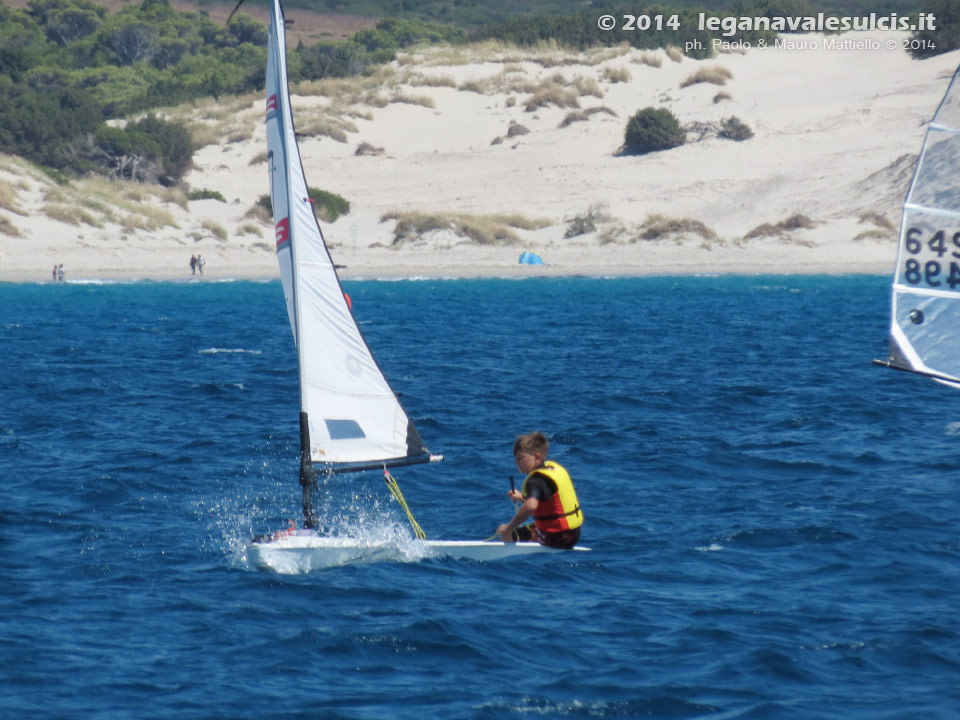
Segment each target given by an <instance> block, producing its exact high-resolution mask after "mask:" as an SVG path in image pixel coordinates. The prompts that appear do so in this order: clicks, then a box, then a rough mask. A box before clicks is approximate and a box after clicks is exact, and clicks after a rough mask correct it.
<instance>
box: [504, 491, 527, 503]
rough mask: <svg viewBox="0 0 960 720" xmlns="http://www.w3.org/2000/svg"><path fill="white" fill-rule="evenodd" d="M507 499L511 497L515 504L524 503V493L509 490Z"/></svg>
mask: <svg viewBox="0 0 960 720" xmlns="http://www.w3.org/2000/svg"><path fill="white" fill-rule="evenodd" d="M507 497H509V498H510V499H511V500H513V501H514V502H522V501H523V493H521V492H520V491H519V490H508V491H507Z"/></svg>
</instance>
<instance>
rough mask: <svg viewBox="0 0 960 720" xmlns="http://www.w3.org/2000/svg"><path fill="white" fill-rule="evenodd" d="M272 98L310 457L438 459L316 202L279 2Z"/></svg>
mask: <svg viewBox="0 0 960 720" xmlns="http://www.w3.org/2000/svg"><path fill="white" fill-rule="evenodd" d="M266 98H267V99H266V110H267V112H266V128H267V150H268V153H267V156H268V162H267V165H268V168H269V172H270V198H271V202H272V206H273V219H274V225H275V229H276V245H277V260H278V262H279V265H280V278H281V282H282V285H283V292H284V297H285V299H286V306H287V315H288V317H289V320H290V327H291V330H292V332H293V337H294V342H295V344H296V348H297V356H298V366H299V372H300V407H301V413H302V416H301V417H302V430H301V433H302V435H303V436H306V437H308V438H309V442H308V444H309V457H310V459H311V460H312V461H313V462H314V463H322V464H325V465H327V466H328V467H332V468H334V469H336V467H337V466H340V467H342V468H349V469H355V468H356V466H358V465H369V466H372V467H379V466H380V465H382V464H387V465H397V464H410V463H418V462H427V461H429V460H431V459H436V456H431V455H430V452H429V451H428V450H427V448H426V447H425V446H424V444H423V441H422V440H421V439H420V436H419V433H417V431H416V429H415V428H414V427H413V424H412V422H411V421H410V419H409V417H408V416H407V414H406V412H405V411H404V409H403V407H402V406H401V405H400V403H399V401H398V400H397V397H396V394H395V393H394V392H393V390H392V389H391V388H390V385H389V383H388V382H387V380H386V378H385V377H384V375H383V372H382V371H381V369H380V367H379V365H378V364H377V362H376V360H375V358H374V357H373V354H372V353H371V351H370V348H369V346H368V345H367V343H366V340H365V339H364V338H363V336H362V334H361V333H360V329H359V327H358V326H357V323H356V321H355V320H354V318H353V313H352V311H351V309H350V307H349V306H348V304H347V300H346V298H345V295H344V292H343V288H342V286H341V284H340V278H339V277H338V275H337V272H336V269H335V268H334V265H333V260H332V258H331V256H330V252H329V250H328V248H327V246H326V243H325V242H324V239H323V233H322V232H321V230H320V226H319V224H318V222H317V218H316V215H315V213H314V210H313V204H312V203H311V202H310V193H309V189H308V185H307V180H306V176H305V175H304V171H303V163H302V160H301V157H300V151H299V147H298V145H297V136H296V130H295V128H294V123H293V111H292V108H291V103H290V93H289V86H288V79H287V64H286V38H285V32H284V19H283V8H282V6H281V4H280V2H279V0H274V2H273V10H272V13H271V16H270V31H269V41H268V53H267V79H266ZM411 438H415V439H414V440H413V441H411ZM305 450H306V448H305Z"/></svg>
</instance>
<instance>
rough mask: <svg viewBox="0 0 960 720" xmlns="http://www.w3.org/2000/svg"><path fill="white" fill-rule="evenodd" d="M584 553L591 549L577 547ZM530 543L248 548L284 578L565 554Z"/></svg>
mask: <svg viewBox="0 0 960 720" xmlns="http://www.w3.org/2000/svg"><path fill="white" fill-rule="evenodd" d="M573 550H575V551H580V552H584V551H587V550H589V548H583V547H576V548H573ZM562 552H569V551H568V550H556V549H554V548H548V547H545V546H543V545H539V544H537V543H531V542H520V543H504V542H484V541H481V540H414V539H411V540H410V541H409V542H407V543H403V544H401V545H398V544H396V542H392V541H391V542H377V541H365V540H358V539H355V538H338V537H312V536H297V535H291V536H288V537H283V538H280V539H278V540H271V541H270V542H265V543H251V544H250V545H249V546H248V547H247V558H248V559H249V560H250V563H251V564H252V565H254V566H255V567H258V568H260V569H261V570H271V571H273V572H276V573H280V574H282V575H295V574H299V573H308V572H310V571H312V570H322V569H323V568H329V567H336V566H338V565H348V564H350V563H361V562H411V561H417V560H422V559H425V558H454V559H460V560H481V561H486V560H501V559H503V558H508V557H514V556H517V555H530V554H533V553H562Z"/></svg>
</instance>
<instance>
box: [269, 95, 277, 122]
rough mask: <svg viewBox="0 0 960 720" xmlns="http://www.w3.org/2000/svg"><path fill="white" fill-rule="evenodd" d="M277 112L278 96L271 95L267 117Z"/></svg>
mask: <svg viewBox="0 0 960 720" xmlns="http://www.w3.org/2000/svg"><path fill="white" fill-rule="evenodd" d="M276 111H277V96H276V95H271V96H270V97H268V98H267V117H269V116H270V113H271V112H276Z"/></svg>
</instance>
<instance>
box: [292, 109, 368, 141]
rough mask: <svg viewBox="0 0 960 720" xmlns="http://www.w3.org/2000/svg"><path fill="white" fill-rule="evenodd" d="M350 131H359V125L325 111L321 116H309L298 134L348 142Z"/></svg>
mask: <svg viewBox="0 0 960 720" xmlns="http://www.w3.org/2000/svg"><path fill="white" fill-rule="evenodd" d="M348 132H351V133H355V132H357V126H356V125H354V124H353V123H352V122H350V121H348V120H344V119H342V118H339V117H336V116H334V115H330V114H327V113H324V114H323V115H321V116H320V117H314V118H308V119H307V121H306V122H305V123H304V124H303V125H302V126H301V128H300V130H299V131H298V133H297V134H298V135H303V136H304V137H328V138H330V139H332V140H336V141H337V142H340V143H346V142H347V140H348V138H347V133H348Z"/></svg>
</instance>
